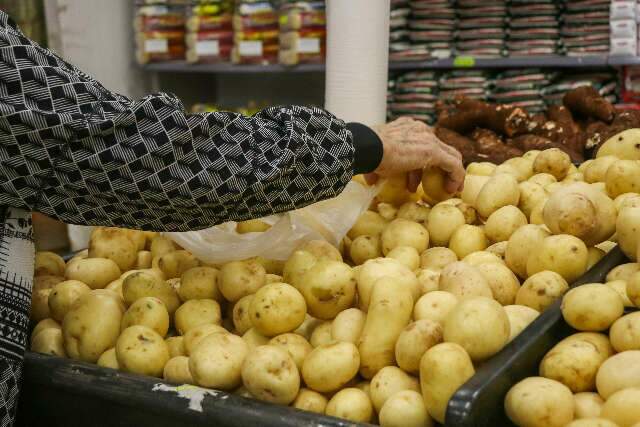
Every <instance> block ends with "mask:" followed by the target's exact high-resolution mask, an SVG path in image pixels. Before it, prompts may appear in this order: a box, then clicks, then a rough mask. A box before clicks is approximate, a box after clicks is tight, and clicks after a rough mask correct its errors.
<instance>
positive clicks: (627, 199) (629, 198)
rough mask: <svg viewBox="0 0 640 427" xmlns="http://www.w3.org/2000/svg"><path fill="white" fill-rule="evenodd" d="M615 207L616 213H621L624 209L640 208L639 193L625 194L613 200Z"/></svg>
mask: <svg viewBox="0 0 640 427" xmlns="http://www.w3.org/2000/svg"><path fill="white" fill-rule="evenodd" d="M613 205H614V206H615V207H616V212H618V213H620V211H622V209H624V208H638V207H640V194H638V193H623V194H620V195H619V196H617V197H616V198H615V199H613Z"/></svg>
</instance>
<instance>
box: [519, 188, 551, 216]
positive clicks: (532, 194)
mask: <svg viewBox="0 0 640 427" xmlns="http://www.w3.org/2000/svg"><path fill="white" fill-rule="evenodd" d="M518 187H519V188H520V200H519V202H518V208H519V210H520V211H521V213H522V214H523V215H524V216H525V219H526V218H529V217H530V216H531V212H532V211H533V208H534V207H535V206H537V205H538V204H540V203H543V202H544V201H545V200H546V199H547V198H548V195H547V192H546V191H545V189H544V188H543V187H542V186H541V185H539V184H536V183H533V182H531V181H525V182H521V183H520V184H518Z"/></svg>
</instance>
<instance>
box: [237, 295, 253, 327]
mask: <svg viewBox="0 0 640 427" xmlns="http://www.w3.org/2000/svg"><path fill="white" fill-rule="evenodd" d="M253 296H254V294H252V295H246V296H244V297H242V298H240V300H238V302H236V303H235V304H234V306H233V326H234V327H235V330H236V332H237V333H238V334H240V335H242V334H244V333H245V332H247V331H248V330H249V329H251V327H252V326H253V323H252V322H251V318H250V317H249V307H250V305H251V300H252V299H253Z"/></svg>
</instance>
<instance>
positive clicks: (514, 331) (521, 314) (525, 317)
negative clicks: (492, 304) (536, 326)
mask: <svg viewBox="0 0 640 427" xmlns="http://www.w3.org/2000/svg"><path fill="white" fill-rule="evenodd" d="M504 311H505V312H506V313H507V317H508V318H509V341H511V340H513V339H514V338H515V337H517V336H518V335H520V332H522V331H523V330H524V329H525V328H526V327H527V326H529V324H530V323H531V322H533V321H534V320H536V318H537V317H538V316H539V315H540V313H539V312H537V311H536V310H534V309H533V308H531V307H526V306H524V305H507V306H505V307H504Z"/></svg>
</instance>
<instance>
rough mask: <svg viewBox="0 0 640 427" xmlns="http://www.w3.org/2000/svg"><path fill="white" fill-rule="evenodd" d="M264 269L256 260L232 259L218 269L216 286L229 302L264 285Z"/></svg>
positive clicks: (254, 291) (252, 292)
mask: <svg viewBox="0 0 640 427" xmlns="http://www.w3.org/2000/svg"><path fill="white" fill-rule="evenodd" d="M266 274H267V273H266V271H265V269H264V267H263V266H262V265H261V264H260V263H258V262H256V261H251V260H249V261H234V262H230V263H227V264H225V265H224V266H222V268H221V269H220V274H219V277H218V287H219V289H220V292H221V293H222V295H223V296H224V297H225V298H226V299H227V300H228V301H231V302H236V301H238V300H239V299H240V298H242V297H244V296H246V295H250V294H254V293H256V292H257V291H258V289H260V288H261V287H262V286H264V285H265V276H266Z"/></svg>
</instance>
